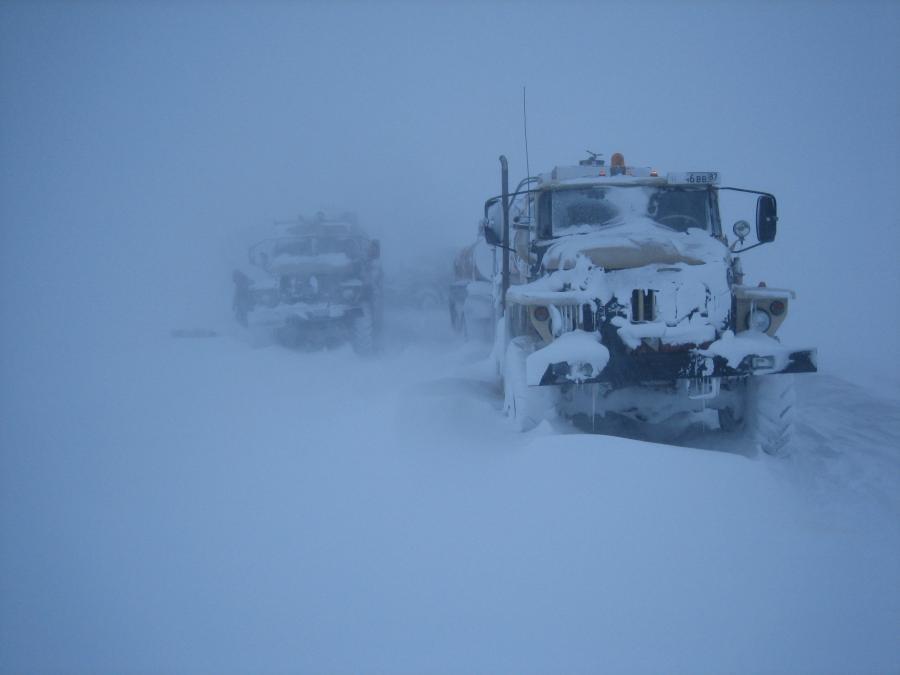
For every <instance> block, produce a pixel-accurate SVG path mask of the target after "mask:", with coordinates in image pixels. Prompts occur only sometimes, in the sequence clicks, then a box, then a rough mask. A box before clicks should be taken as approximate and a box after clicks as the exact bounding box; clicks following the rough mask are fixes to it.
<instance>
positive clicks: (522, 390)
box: [503, 337, 556, 431]
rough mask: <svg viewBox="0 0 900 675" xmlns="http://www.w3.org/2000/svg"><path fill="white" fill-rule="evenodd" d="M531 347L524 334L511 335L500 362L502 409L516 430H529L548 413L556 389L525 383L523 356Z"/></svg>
mask: <svg viewBox="0 0 900 675" xmlns="http://www.w3.org/2000/svg"><path fill="white" fill-rule="evenodd" d="M532 351H534V343H533V342H532V341H531V340H530V339H529V338H526V337H516V338H513V339H512V340H511V341H510V343H509V344H508V345H507V347H506V358H505V359H504V366H503V410H504V412H506V415H507V417H509V418H510V420H512V422H513V425H514V426H515V428H516V429H517V430H518V431H529V430H531V429H533V428H534V427H536V426H537V425H538V424H540V423H541V421H542V420H544V419H545V418H546V417H547V413H548V411H549V410H550V409H551V408H552V407H553V403H554V394H555V393H556V392H555V391H551V390H550V389H548V388H547V387H530V386H528V384H527V374H526V368H525V359H526V358H527V357H528V355H529V354H530V353H531V352H532Z"/></svg>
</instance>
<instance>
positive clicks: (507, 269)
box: [483, 153, 816, 454]
mask: <svg viewBox="0 0 900 675" xmlns="http://www.w3.org/2000/svg"><path fill="white" fill-rule="evenodd" d="M500 161H501V175H502V178H501V183H502V185H501V192H502V194H501V195H499V196H496V197H492V198H491V199H489V200H487V202H486V203H485V206H484V220H483V231H484V235H485V239H486V241H487V242H488V243H489V244H491V245H493V246H495V247H497V250H498V252H499V253H500V255H501V257H502V259H503V260H502V266H501V271H500V274H499V276H500V283H498V284H496V287H497V289H498V291H497V293H498V296H499V297H498V303H497V306H498V308H499V310H498V318H500V321H499V322H498V326H499V327H500V330H498V335H497V340H496V343H495V349H494V354H495V356H496V358H497V360H498V366H499V368H500V371H501V373H502V377H503V385H504V407H505V409H506V411H507V413H508V415H509V416H510V417H511V418H512V419H514V420H515V422H516V424H517V426H518V427H519V428H521V429H527V428H530V427H532V426H534V425H535V424H537V423H538V422H540V421H541V419H543V418H544V416H545V415H546V414H547V413H548V412H553V411H555V412H556V413H559V414H562V415H565V416H568V417H570V418H573V419H579V418H580V419H582V420H595V419H597V416H600V417H603V416H605V415H607V414H618V415H623V416H626V417H629V418H632V419H634V420H638V421H641V422H648V423H656V422H663V421H665V420H667V419H669V418H671V417H672V416H674V415H677V414H679V413H691V412H699V411H702V410H704V409H707V408H711V409H714V410H716V411H717V414H718V420H719V426H720V427H721V428H722V429H724V430H726V431H737V430H740V429H744V430H745V431H746V432H747V433H749V434H750V435H751V437H752V439H753V441H754V442H755V443H756V444H757V445H758V447H760V448H762V449H763V450H764V451H766V452H768V453H771V454H775V453H778V452H779V451H781V450H782V449H783V448H784V447H785V445H786V443H787V440H788V438H789V435H790V432H791V427H792V420H793V406H794V391H793V380H792V377H791V375H790V374H791V373H810V372H815V371H816V352H815V350H814V349H797V348H793V347H789V346H787V345H784V344H782V343H781V342H780V341H779V340H778V339H777V338H776V337H775V334H776V332H777V331H778V329H779V327H780V326H781V325H782V323H783V322H784V320H785V317H786V316H787V313H788V305H789V302H790V300H792V299H793V297H794V293H793V292H792V291H790V290H786V289H778V288H769V287H766V286H764V285H763V284H760V285H759V286H753V287H751V286H746V285H744V283H743V281H744V273H743V270H742V267H741V260H740V258H739V257H738V255H737V254H739V253H741V252H743V251H747V250H749V249H751V248H754V247H755V246H758V245H761V244H764V243H768V242H771V241H773V240H774V239H775V232H776V223H777V214H776V201H775V197H774V196H773V195H771V194H768V193H765V192H758V191H755V190H745V189H742V188H728V187H720V186H719V176H718V173H717V172H712V171H704V172H687V173H680V174H668V175H667V176H660V175H659V174H658V172H656V171H655V170H652V169H649V168H640V167H629V166H627V165H626V164H625V160H624V157H623V156H622V155H621V154H619V153H616V154H614V155H613V156H612V158H611V162H610V164H609V165H607V164H606V162H605V160H603V159H602V158H601V157H600V156H599V155H595V154H593V153H592V154H591V157H590V158H589V159H586V160H583V161H581V162H580V163H579V164H578V165H576V166H565V167H556V168H554V169H553V170H552V171H550V172H548V173H545V174H541V175H539V176H535V177H528V178H526V179H524V180H522V181H521V182H520V183H519V185H518V186H517V188H516V189H515V190H514V191H513V192H512V193H510V191H509V186H508V178H507V175H508V174H507V164H506V159H505V157H501V158H500ZM726 190H733V191H736V192H738V193H743V194H744V195H748V194H749V195H753V196H754V197H755V199H756V207H755V209H756V228H755V237H751V234H752V232H753V228H752V227H751V226H750V224H749V223H748V222H747V221H746V220H739V221H737V222H736V223H735V224H734V226H733V228H732V233H731V234H729V235H726V233H725V231H724V228H723V226H722V223H721V220H720V210H719V195H720V192H722V191H726ZM588 385H592V386H588Z"/></svg>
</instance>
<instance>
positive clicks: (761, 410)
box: [744, 375, 797, 455]
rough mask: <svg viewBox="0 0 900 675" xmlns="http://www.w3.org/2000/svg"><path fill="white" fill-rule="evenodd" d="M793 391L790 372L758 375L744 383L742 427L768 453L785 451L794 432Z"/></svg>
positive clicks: (794, 397) (782, 453)
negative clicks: (744, 398) (745, 386)
mask: <svg viewBox="0 0 900 675" xmlns="http://www.w3.org/2000/svg"><path fill="white" fill-rule="evenodd" d="M796 402H797V398H796V393H795V391H794V378H793V376H792V375H759V376H755V377H751V378H750V381H749V382H748V383H747V398H746V404H745V405H746V412H745V416H744V417H745V420H744V422H745V429H746V433H747V435H748V438H749V439H750V441H751V442H752V443H754V444H755V445H756V446H757V447H759V448H760V449H761V450H762V451H763V452H765V453H767V454H769V455H784V454H786V450H787V445H788V441H790V439H791V435H792V434H793V431H794V413H795V408H796Z"/></svg>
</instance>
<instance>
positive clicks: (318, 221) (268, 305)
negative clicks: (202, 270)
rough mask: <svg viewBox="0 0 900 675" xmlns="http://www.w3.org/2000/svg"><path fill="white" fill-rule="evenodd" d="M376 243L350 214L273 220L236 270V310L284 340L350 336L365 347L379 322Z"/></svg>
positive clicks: (311, 342) (314, 342)
mask: <svg viewBox="0 0 900 675" xmlns="http://www.w3.org/2000/svg"><path fill="white" fill-rule="evenodd" d="M380 256H381V249H380V245H379V242H378V240H377V239H371V238H369V237H368V236H367V235H366V233H365V232H364V231H363V230H362V228H360V227H359V226H358V225H357V224H356V220H355V217H354V216H352V215H351V214H345V215H344V216H342V217H340V218H336V219H329V218H328V217H326V216H325V215H324V214H321V213H320V214H318V215H317V216H316V217H315V218H314V219H312V220H305V219H302V218H301V219H298V220H297V221H293V222H286V223H277V224H276V225H275V231H274V232H273V236H272V237H271V238H268V239H264V240H262V241H259V242H257V243H256V244H254V245H253V246H251V247H250V249H249V254H248V262H249V265H247V266H246V267H244V268H242V269H237V270H235V271H234V274H233V279H234V301H233V308H234V314H235V317H236V318H237V320H238V322H239V323H241V324H242V325H244V326H247V327H251V328H254V329H256V330H263V331H266V332H271V334H272V336H273V337H275V338H276V339H277V340H278V341H279V342H281V343H282V344H285V345H288V346H295V347H299V346H304V347H312V348H320V347H329V346H335V345H337V344H340V343H342V342H350V343H351V344H352V346H353V349H354V350H355V351H356V352H357V353H360V354H371V353H372V352H374V351H375V350H376V349H377V347H378V343H379V337H380V333H381V324H382V273H381V261H380Z"/></svg>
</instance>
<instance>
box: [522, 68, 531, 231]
mask: <svg viewBox="0 0 900 675" xmlns="http://www.w3.org/2000/svg"><path fill="white" fill-rule="evenodd" d="M522 128H523V130H524V132H525V178H531V162H529V161H528V108H527V106H526V105H525V85H524V84H523V85H522ZM526 201H527V202H528V219H529V221H530V220H531V199H527V200H526Z"/></svg>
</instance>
